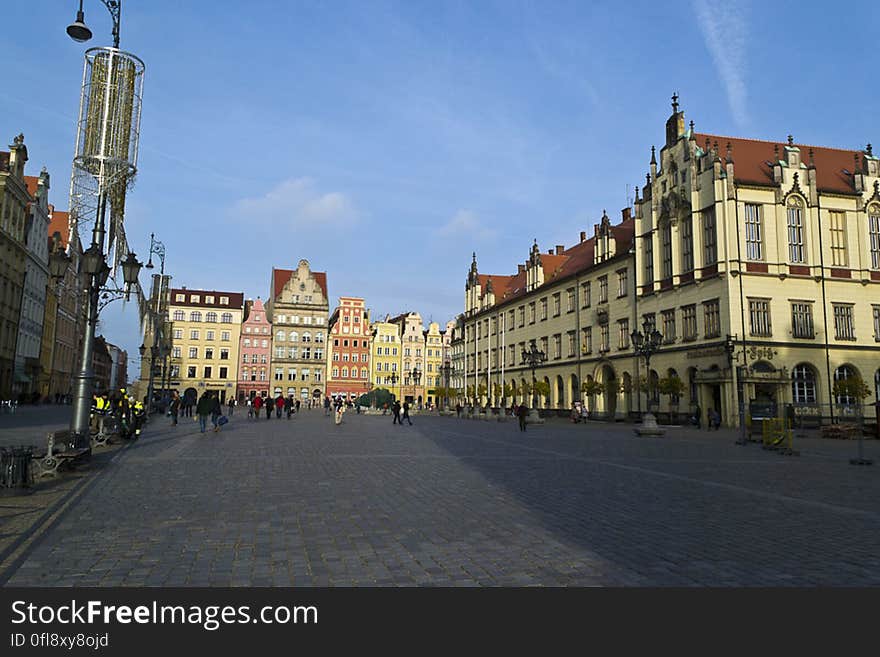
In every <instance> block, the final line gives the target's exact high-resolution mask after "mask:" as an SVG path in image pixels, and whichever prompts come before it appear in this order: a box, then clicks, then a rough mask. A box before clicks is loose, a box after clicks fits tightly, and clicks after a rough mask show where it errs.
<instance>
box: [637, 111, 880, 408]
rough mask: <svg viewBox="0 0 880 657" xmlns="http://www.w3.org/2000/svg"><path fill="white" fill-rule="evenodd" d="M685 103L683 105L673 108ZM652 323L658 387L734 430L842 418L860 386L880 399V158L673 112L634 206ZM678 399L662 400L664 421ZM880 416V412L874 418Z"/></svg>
mask: <svg viewBox="0 0 880 657" xmlns="http://www.w3.org/2000/svg"><path fill="white" fill-rule="evenodd" d="M674 101H677V99H674ZM636 221H637V225H638V227H637V235H638V237H637V259H638V262H639V266H638V267H637V286H638V290H639V294H638V313H639V317H640V323H641V321H642V320H644V319H645V318H647V319H648V321H649V322H652V323H654V324H656V326H657V328H658V330H660V331H661V333H663V334H664V336H665V341H664V342H665V343H664V345H663V348H662V349H661V350H660V351H659V352H658V353H657V354H656V355H655V356H654V357H653V359H652V361H651V368H652V377H653V378H655V379H656V378H662V377H665V376H669V375H671V374H675V375H677V376H678V377H680V378H681V379H682V380H683V381H684V382H685V384H686V392H685V393H684V395H682V399H680V400H679V404H680V405H681V406H682V407H684V408H688V409H690V408H694V407H696V406H697V405H699V407H700V409H701V412H702V413H703V415H704V418H705V413H706V410H707V409H708V408H710V407H711V408H716V409H717V410H718V411H719V412H720V413H721V415H722V417H723V420H724V422H725V423H727V424H731V425H733V424H736V423H737V422H738V419H739V409H740V403H741V402H742V404H743V411H744V413H745V417H748V415H749V414H750V413H751V412H752V411H754V410H755V409H756V408H757V409H760V408H761V407H764V411H763V412H768V409H770V410H769V412H777V413H778V412H780V409H781V408H782V407H783V406H784V405H785V404H787V403H790V402H794V403H795V405H796V406H797V412H798V413H804V414H809V415H821V416H824V417H826V418H830V417H831V416H832V415H833V414H835V413H840V412H842V410H841V409H840V408H838V406H839V405H841V404H842V403H843V402H851V401H854V400H852V399H849V398H846V396H841V395H837V394H835V393H834V382H835V381H837V380H839V379H846V378H851V377H854V376H860V377H861V378H862V379H863V380H864V381H865V382H866V383H867V384H868V385H869V387H870V389H871V391H872V393H873V394H872V396H871V398H869V399H867V400H865V401H866V402H868V403H871V402H873V401H875V399H880V369H878V363H880V346H878V341H880V159H878V157H877V156H875V155H874V154H873V152H872V149H871V146H870V145H868V146H867V147H866V148H865V149H864V150H840V149H834V148H824V147H815V146H807V145H803V144H799V143H796V142H795V140H794V139H793V138H791V137H789V138H788V139H786V140H785V141H782V142H772V141H758V140H753V139H741V138H731V137H722V136H716V135H711V134H701V133H697V132H695V130H694V127H693V122H691V124H690V127H689V128H687V127H685V119H684V112H682V111H680V110H679V107H678V103H677V102H674V104H673V111H672V115H671V116H670V117H669V120H668V121H667V124H666V140H665V144H664V146H663V148H661V149H660V153H659V161H658V160H657V157H656V155H654V154H653V149H652V158H651V163H650V170H649V173H648V175H647V184H646V186H645V187H644V190H643V193H642V198H641V199H639V198H637V201H636ZM672 401H674V400H673V399H672V397H670V398H668V399H661V400H660V411H661V415H662V414H663V412H664V410H669V411H674V410H675V409H674V408H672V409H670V402H672ZM867 414H868V415H873V414H874V411H873V409H872V408H869V409H867Z"/></svg>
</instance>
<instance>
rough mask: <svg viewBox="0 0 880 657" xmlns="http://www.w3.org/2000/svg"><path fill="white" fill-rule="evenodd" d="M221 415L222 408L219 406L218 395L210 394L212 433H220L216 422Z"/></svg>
mask: <svg viewBox="0 0 880 657" xmlns="http://www.w3.org/2000/svg"><path fill="white" fill-rule="evenodd" d="M221 415H223V407H222V406H221V405H220V394H219V393H212V394H211V424H213V425H214V432H215V433H216V432H217V431H220V424H219V422H218V420H219V419H220V416H221Z"/></svg>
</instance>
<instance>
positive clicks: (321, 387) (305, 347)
mask: <svg viewBox="0 0 880 657" xmlns="http://www.w3.org/2000/svg"><path fill="white" fill-rule="evenodd" d="M327 299H328V298H327V274H326V273H324V272H313V271H312V270H311V267H310V266H309V261H308V260H300V261H299V264H298V265H297V268H296V269H275V268H273V269H272V278H271V281H270V293H269V300H268V303H267V308H268V311H269V319H270V321H271V322H272V326H273V329H274V331H275V333H276V336H277V334H278V332H279V331H283V332H284V337H285V339H284V340H277V339H276V340H275V341H274V345H273V351H272V367H273V382H272V384H273V389H274V388H281V389H282V391H286V389H287V388H293V389H295V390H296V391H297V392H296V394H297V396H298V397H299V398H300V399H301V400H303V401H307V400H309V399H312V400H318V401H320V400H321V399H322V398H323V397H324V396H325V394H326V384H327V381H326V371H327V352H326V347H327V345H326V338H327V315H328V308H329V304H328V300H327ZM279 372H281V373H282V374H281V377H282V378H281V379H277V378H276V377H277V376H278V375H279V374H278V373H279ZM291 372H292V373H293V376H294V377H295V378H296V382H295V383H294V382H293V381H292V380H291V381H290V382H289V383H288V382H287V381H286V380H285V379H284V377H286V376H288V373H291Z"/></svg>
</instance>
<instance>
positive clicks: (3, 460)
mask: <svg viewBox="0 0 880 657" xmlns="http://www.w3.org/2000/svg"><path fill="white" fill-rule="evenodd" d="M33 456H34V448H33V447H24V446H22V447H3V448H0V488H10V489H12V488H30V487H31V485H32V484H33V479H32V477H31V460H32V459H33Z"/></svg>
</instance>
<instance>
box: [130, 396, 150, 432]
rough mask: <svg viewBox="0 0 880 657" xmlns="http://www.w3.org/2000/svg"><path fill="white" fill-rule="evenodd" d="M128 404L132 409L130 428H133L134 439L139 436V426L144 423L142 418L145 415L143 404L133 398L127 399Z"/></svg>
mask: <svg viewBox="0 0 880 657" xmlns="http://www.w3.org/2000/svg"><path fill="white" fill-rule="evenodd" d="M128 401H129V404H131V409H132V426H133V427H134V437H135V439H137V438H138V436H140V435H141V426H142V425H143V423H144V418H145V417H146V415H147V412H146V408H145V407H144V403H143V402H142V401H141V400H140V399H138V400H135V399H134V398H133V397H129V398H128Z"/></svg>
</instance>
